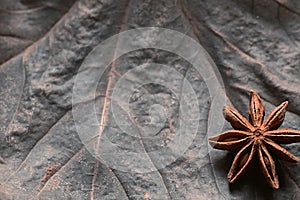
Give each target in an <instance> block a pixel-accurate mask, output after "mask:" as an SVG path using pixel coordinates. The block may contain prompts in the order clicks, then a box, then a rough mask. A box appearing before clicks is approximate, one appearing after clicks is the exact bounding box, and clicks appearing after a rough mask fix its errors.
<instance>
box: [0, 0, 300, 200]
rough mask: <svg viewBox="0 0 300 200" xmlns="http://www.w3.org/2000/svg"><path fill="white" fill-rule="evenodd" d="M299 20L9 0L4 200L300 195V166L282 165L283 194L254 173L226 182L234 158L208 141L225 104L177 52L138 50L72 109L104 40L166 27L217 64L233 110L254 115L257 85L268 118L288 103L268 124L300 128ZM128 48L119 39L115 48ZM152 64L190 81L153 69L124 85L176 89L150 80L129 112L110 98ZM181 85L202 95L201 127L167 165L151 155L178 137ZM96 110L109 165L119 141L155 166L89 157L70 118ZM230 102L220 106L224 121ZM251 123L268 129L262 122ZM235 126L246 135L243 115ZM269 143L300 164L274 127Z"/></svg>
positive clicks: (208, 4) (295, 12) (156, 4)
mask: <svg viewBox="0 0 300 200" xmlns="http://www.w3.org/2000/svg"><path fill="white" fill-rule="evenodd" d="M12 2H14V3H12ZM299 24H300V16H299V4H298V3H297V1H293V0H286V1H279V0H263V1H251V0H249V1H242V0H229V1H228V0H211V1H198V0H179V1H173V0H165V1H159V0H154V1H153V0H151V1H148V0H146V1H131V0H124V1H116V0H78V1H73V0H68V1H48V0H43V1H36V0H24V1H23V0H19V1H9V0H4V1H1V3H0V52H1V54H0V94H1V95H0V113H1V115H0V156H1V157H2V158H3V159H4V161H5V164H0V199H1V200H10V199H91V200H94V199H101V200H103V199H130V200H131V199H234V198H236V199H245V198H247V199H268V198H269V199H270V198H273V199H292V198H295V199H296V197H297V195H299V188H298V187H297V185H299V184H300V182H299V181H300V180H299V179H297V178H295V177H297V176H298V175H299V172H300V165H299V164H292V165H291V164H286V163H285V162H284V161H282V162H281V161H278V162H280V165H279V166H280V167H279V169H277V170H278V174H279V176H278V177H279V180H280V181H279V182H280V183H281V185H280V188H282V190H278V191H272V190H270V189H268V188H266V187H265V186H264V183H263V182H261V181H260V179H259V177H258V176H257V174H255V173H256V172H255V171H254V172H250V173H249V174H248V176H247V175H246V176H245V178H244V181H243V180H242V181H241V182H237V183H234V184H230V185H228V183H227V178H226V174H227V172H228V171H229V170H230V169H229V168H230V164H229V163H230V161H232V160H231V157H230V154H228V155H227V157H226V155H224V154H223V152H221V151H217V152H210V149H209V148H208V146H207V137H208V136H210V135H214V134H215V133H208V132H207V130H209V128H210V124H209V123H208V122H209V120H208V119H209V116H210V115H212V113H213V112H212V110H213V109H214V108H211V107H210V105H211V104H212V102H213V101H217V100H216V99H214V98H213V97H211V96H210V93H209V90H208V88H207V83H206V82H205V78H207V77H202V75H201V74H199V73H198V72H197V70H195V68H194V67H193V66H192V65H191V64H190V63H189V62H187V61H186V60H184V59H182V58H180V57H179V56H177V55H174V54H173V53H171V52H166V51H163V50H159V49H142V50H138V51H134V52H130V53H128V54H126V55H123V56H121V57H120V58H116V60H115V61H114V62H113V63H112V64H111V65H110V66H109V67H108V68H107V69H106V70H105V71H104V73H103V76H102V77H99V84H98V87H97V89H96V94H95V96H93V97H90V96H86V97H83V98H82V99H80V100H79V102H77V104H76V105H72V90H73V85H74V80H75V77H76V75H77V73H84V72H80V71H78V70H79V69H80V66H82V65H83V64H84V60H85V58H86V57H87V56H88V55H89V53H90V52H91V51H92V50H93V49H94V48H95V47H96V46H97V45H98V44H100V43H101V42H103V41H105V40H106V39H107V38H109V37H111V36H113V35H115V34H118V33H120V32H122V31H126V30H129V29H133V28H140V27H164V28H168V29H172V30H176V31H179V32H181V33H184V34H187V35H188V36H190V37H192V38H193V39H195V40H196V41H197V42H198V43H200V44H201V45H202V46H203V47H204V49H205V50H206V51H207V52H208V53H209V55H210V56H211V58H212V59H213V61H214V62H215V63H216V65H217V72H216V74H217V73H220V74H221V76H222V79H223V81H224V85H225V89H226V94H227V97H228V99H229V100H230V101H231V103H232V107H234V109H235V110H238V111H240V110H246V108H247V107H248V97H249V96H248V91H249V89H250V88H253V89H255V90H257V91H258V92H259V93H260V94H261V96H262V98H263V100H264V102H268V103H267V104H266V105H265V106H266V113H269V111H270V110H271V109H272V108H273V107H274V105H278V104H279V102H283V101H286V100H288V102H289V105H288V106H287V105H283V106H282V107H281V110H284V111H283V112H281V115H277V114H276V113H274V115H273V116H271V117H270V120H272V119H273V118H276V119H277V118H282V117H283V116H282V115H286V122H285V123H283V124H282V126H283V127H288V128H291V129H292V128H293V129H297V130H299V129H300V123H299V122H300V120H299V115H300V107H299V102H300V90H299V85H300V81H299V77H300V70H299V67H298V66H299V64H300V63H299V61H300V51H299V45H300V27H299ZM138 39H139V38H137V41H138ZM170 41H172V38H170ZM146 42H149V43H151V42H152V39H151V38H149V39H148V41H146ZM121 50H122V45H121V41H119V42H118V43H117V44H116V48H115V52H118V51H121ZM191 56H193V55H191ZM209 59H210V58H209ZM145 63H146V64H149V63H160V64H164V65H167V66H170V68H172V69H175V70H176V71H178V73H179V74H180V75H181V76H182V77H183V78H182V79H177V78H176V76H173V75H172V74H171V73H166V72H164V71H162V70H161V71H160V70H154V68H153V70H152V71H151V70H149V73H148V74H146V73H137V74H134V73H133V74H132V76H131V77H129V79H130V80H128V81H133V82H140V81H144V80H148V79H149V77H152V78H153V77H154V79H155V80H157V82H159V80H160V79H161V78H160V77H164V79H168V80H170V81H171V83H172V85H174V86H175V88H176V91H171V90H170V89H168V88H167V87H164V86H162V85H159V84H156V83H152V84H146V85H143V86H141V87H139V88H137V89H136V91H135V93H133V94H132V96H130V98H129V99H128V102H129V105H130V110H131V113H130V114H128V113H126V109H124V107H123V106H124V105H123V104H122V102H112V101H111V96H112V93H113V90H114V87H115V86H116V85H117V83H118V81H119V80H120V78H122V77H124V76H125V74H127V73H129V72H130V70H132V69H134V68H137V67H139V66H141V65H143V64H145ZM94 64H95V63H94ZM96 64H97V63H96ZM96 64H95V65H96ZM149 65H150V64H149ZM86 81H89V79H88V78H87V80H86ZM185 81H187V82H188V83H189V84H190V85H191V87H192V88H193V90H194V92H195V96H196V97H197V100H198V105H199V106H198V107H199V115H200V118H197V119H196V121H197V123H198V131H197V133H196V135H195V137H194V138H192V143H191V144H190V145H189V146H188V148H187V149H186V150H185V151H184V152H182V155H181V156H180V157H177V156H176V154H175V153H173V152H172V151H167V152H168V153H167V155H168V156H169V157H168V159H170V160H172V162H170V163H169V164H168V165H166V166H164V167H160V166H159V164H158V163H160V162H161V158H162V157H161V156H158V155H157V154H154V153H153V152H155V151H158V150H160V149H162V148H165V147H167V146H168V144H169V143H170V142H172V138H174V137H175V136H176V134H178V130H179V127H180V124H179V123H178V120H179V117H180V115H179V114H180V113H181V111H180V103H181V102H182V101H187V102H189V101H188V100H186V99H184V92H185V91H184V88H185V84H186V82H185ZM126 90H127V88H126V85H123V91H126ZM173 92H176V93H178V94H179V95H174V94H173ZM92 103H95V112H96V114H97V117H98V120H99V123H100V125H101V126H99V127H97V131H98V132H97V135H95V138H96V139H95V140H93V141H94V143H93V145H95V152H96V154H98V156H100V158H101V156H102V157H103V158H104V155H103V151H102V150H103V149H104V148H105V145H106V144H107V142H111V143H112V144H115V146H116V149H117V150H122V151H121V152H135V153H136V152H142V153H143V154H142V155H144V156H143V157H141V158H137V157H136V159H142V160H143V162H141V163H139V164H140V165H141V166H144V167H145V168H147V169H152V171H150V172H148V173H137V172H134V171H131V172H128V171H122V170H120V169H119V168H118V167H120V166H117V167H112V165H110V164H109V163H108V161H107V160H105V159H96V158H95V157H94V156H93V155H92V154H93V152H92V153H91V152H90V150H89V149H87V148H86V146H85V145H84V144H83V143H82V138H80V134H78V132H77V130H76V126H75V122H74V119H73V116H72V109H78V108H79V107H81V106H82V107H85V106H86V107H88V106H89V105H91V104H92ZM112 103H116V105H115V106H116V107H117V108H118V109H119V110H120V113H121V114H122V115H124V116H123V117H124V118H123V119H124V120H123V122H124V127H126V128H128V129H129V130H134V131H131V132H130V131H126V130H124V129H122V127H120V126H119V124H118V123H117V122H116V121H115V118H114V116H113V115H112V110H111V107H110V105H111V104H112ZM158 105H159V106H158ZM222 107H223V105H220V108H217V109H219V111H220V115H222ZM279 110H280V109H279ZM251 112H259V113H261V114H262V113H263V111H262V110H253V111H250V116H251ZM282 113H283V114H282ZM90 114H91V113H87V112H85V113H82V116H83V120H85V121H88V122H89V120H90ZM247 114H249V113H242V115H243V116H246V115H247ZM229 115H230V116H232V115H235V111H234V110H233V108H229V107H228V108H227V109H225V110H224V116H225V117H226V116H229ZM221 117H222V116H220V118H221ZM272 117H273V118H272ZM195 118H196V117H195V116H194V115H193V113H191V114H190V115H189V116H184V120H187V121H188V120H195ZM250 118H251V117H250ZM251 120H252V122H253V121H256V123H260V119H251ZM251 120H250V121H251ZM83 122H84V121H83ZM83 122H82V123H83ZM215 123H219V122H218V121H215ZM230 123H231V124H232V125H233V127H235V128H240V129H241V130H245V127H246V125H245V124H244V118H243V117H241V116H236V118H235V120H234V121H231V122H230ZM149 124H150V125H149ZM129 125H130V126H129ZM280 125H281V124H278V127H279V126H280ZM91 126H94V125H93V124H92V122H91ZM266 126H267V124H266ZM145 127H148V128H149V127H150V128H149V129H145ZM248 127H250V125H248ZM278 127H272V128H278ZM225 129H226V127H224V131H225ZM150 130H155V131H152V132H151V131H150ZM187 130H189V129H187ZM286 131H287V133H291V132H290V131H289V129H286ZM133 132H134V133H138V134H137V135H133V134H132V133H133ZM87 134H89V133H87ZM292 134H294V138H295V142H297V141H299V133H298V132H297V131H296V132H292ZM187 136H189V137H192V136H190V135H189V134H187ZM245 137H246V136H245ZM245 137H244V135H243V133H242V131H241V132H237V138H233V140H234V141H235V142H236V141H237V142H241V145H243V140H244V138H245ZM267 137H269V138H270V139H272V140H274V141H277V142H279V143H281V144H283V146H284V147H286V148H287V149H288V150H289V151H290V152H291V153H292V154H293V155H290V154H287V153H286V152H285V151H284V150H282V151H280V152H276V153H278V154H280V155H286V160H294V161H295V160H296V159H297V158H299V156H300V154H299V151H298V148H299V147H297V144H295V145H294V144H290V145H288V146H285V143H286V141H284V140H283V139H282V138H283V137H282V135H278V134H277V132H276V130H275V131H269V132H268V136H267ZM219 139H228V138H226V137H225V136H224V138H219ZM231 139H232V138H231ZM217 142H218V138H216V143H217ZM102 148H103V149H102ZM220 148H227V149H230V147H228V146H227V147H224V146H222V145H220ZM245 148H250V147H245ZM265 148H266V149H268V148H272V144H269V143H268V144H265ZM99 149H100V150H101V151H98V150H99ZM167 150H168V149H167ZM95 152H94V153H95ZM101 152H102V155H101ZM259 152H260V159H261V160H262V162H261V164H262V167H263V169H265V176H267V177H268V178H269V179H268V180H269V181H270V182H272V183H274V184H277V181H278V180H277V177H274V176H273V171H272V170H273V169H269V168H268V166H269V165H268V162H277V161H273V160H270V155H267V154H266V153H265V152H267V151H265V149H259ZM113 153H114V154H113V155H116V157H112V158H113V159H115V160H117V161H118V162H119V163H122V164H124V166H125V165H126V166H127V167H128V166H129V167H130V168H132V169H134V168H135V167H137V166H135V165H134V163H130V162H129V161H128V159H126V158H125V157H122V156H117V154H118V153H120V152H119V151H116V152H113ZM133 155H136V154H133ZM252 155H253V154H252V153H251V155H244V154H243V152H241V156H240V157H238V158H239V160H237V161H236V162H247V159H246V160H245V158H244V157H245V156H246V157H247V156H252ZM272 156H273V155H272ZM133 158H135V157H134V156H133ZM229 158H230V159H229ZM249 164H250V163H249ZM254 167H255V166H254ZM230 171H231V172H232V173H231V174H232V175H231V176H230V178H231V180H232V181H233V182H234V180H235V179H236V176H239V175H240V174H242V173H243V169H231V170H230ZM251 173H252V174H251ZM258 180H259V181H258Z"/></svg>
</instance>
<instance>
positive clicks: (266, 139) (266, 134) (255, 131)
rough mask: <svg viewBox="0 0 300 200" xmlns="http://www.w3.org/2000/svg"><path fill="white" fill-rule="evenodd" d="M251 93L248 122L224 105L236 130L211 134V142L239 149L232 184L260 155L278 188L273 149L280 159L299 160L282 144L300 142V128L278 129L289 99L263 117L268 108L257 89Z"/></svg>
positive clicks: (263, 167)
mask: <svg viewBox="0 0 300 200" xmlns="http://www.w3.org/2000/svg"><path fill="white" fill-rule="evenodd" d="M250 93H251V100H250V106H249V121H248V120H247V119H245V118H244V117H243V116H242V115H241V114H239V113H238V112H236V111H235V110H233V109H232V108H230V107H228V106H225V107H224V110H223V114H224V117H225V119H226V120H227V121H228V122H230V124H231V125H232V127H233V128H234V129H235V130H229V131H226V132H224V133H221V134H220V135H217V136H213V137H210V138H209V143H210V144H211V146H213V147H214V148H216V149H222V150H228V151H236V150H238V153H237V155H236V156H235V158H234V161H233V163H232V166H231V169H230V171H229V173H228V180H229V182H230V183H233V182H235V181H236V180H237V179H238V178H239V177H240V176H242V175H243V174H244V173H245V172H246V170H247V169H248V167H249V164H250V163H251V162H252V160H253V159H254V158H255V157H256V156H255V155H257V157H258V161H259V164H260V166H261V170H262V173H263V175H264V176H265V178H266V180H267V182H268V184H269V185H270V186H271V187H273V188H274V189H278V188H279V182H278V176H277V173H276V170H275V162H274V160H273V158H272V156H271V154H270V153H269V151H272V153H273V154H274V155H276V156H277V158H279V159H282V160H285V161H289V162H297V161H298V158H297V157H296V156H294V155H293V154H291V153H290V152H288V151H287V150H286V149H284V148H283V147H281V146H280V145H279V144H289V143H295V142H300V131H298V130H292V129H288V128H282V129H278V128H279V127H280V125H281V124H282V122H283V120H284V117H285V113H286V107H287V105H288V102H287V101H285V102H283V103H282V104H280V105H279V106H278V107H276V108H275V109H274V110H273V111H272V112H271V113H270V114H269V115H268V116H267V118H266V119H265V120H264V115H265V108H264V106H263V104H262V102H261V99H260V96H259V95H258V94H257V93H256V91H254V90H251V91H250ZM277 129H278V130H277Z"/></svg>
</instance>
